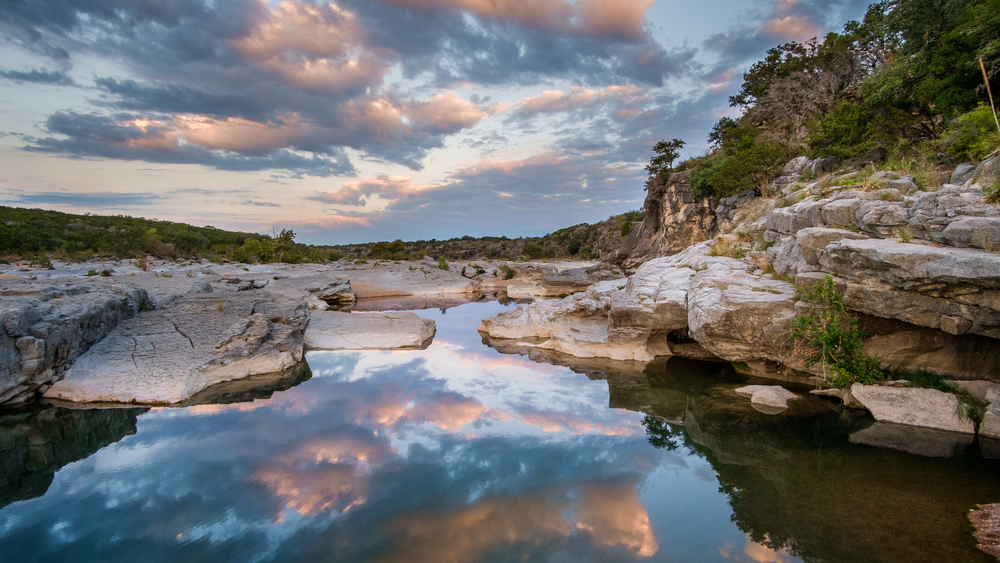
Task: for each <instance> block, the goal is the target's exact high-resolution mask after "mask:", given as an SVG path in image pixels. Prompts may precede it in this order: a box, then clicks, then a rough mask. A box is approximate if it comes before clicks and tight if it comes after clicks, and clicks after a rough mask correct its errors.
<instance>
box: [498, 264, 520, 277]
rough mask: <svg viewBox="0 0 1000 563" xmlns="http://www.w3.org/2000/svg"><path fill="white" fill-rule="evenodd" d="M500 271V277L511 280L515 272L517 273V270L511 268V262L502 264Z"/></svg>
mask: <svg viewBox="0 0 1000 563" xmlns="http://www.w3.org/2000/svg"><path fill="white" fill-rule="evenodd" d="M499 271H500V279H502V280H509V279H511V278H513V277H514V275H515V274H517V270H515V269H514V268H511V267H510V264H504V265H502V266H500V268H499Z"/></svg>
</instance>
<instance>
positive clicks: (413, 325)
mask: <svg viewBox="0 0 1000 563" xmlns="http://www.w3.org/2000/svg"><path fill="white" fill-rule="evenodd" d="M434 331H435V325H434V321H433V320H431V319H421V318H420V317H418V316H416V315H414V314H413V313H340V312H337V311H317V312H315V313H313V314H312V318H311V320H310V322H309V330H307V331H306V338H305V342H306V347H307V348H309V349H311V350H393V349H401V348H405V349H423V348H426V347H427V346H429V345H430V343H431V340H432V339H433V338H434Z"/></svg>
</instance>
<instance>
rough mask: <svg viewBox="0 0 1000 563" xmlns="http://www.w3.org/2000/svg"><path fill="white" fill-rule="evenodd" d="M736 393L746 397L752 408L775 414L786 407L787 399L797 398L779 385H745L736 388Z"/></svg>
mask: <svg viewBox="0 0 1000 563" xmlns="http://www.w3.org/2000/svg"><path fill="white" fill-rule="evenodd" d="M736 394H737V395H740V396H741V397H748V398H749V399H750V402H751V404H753V406H754V408H757V407H763V409H758V410H760V411H761V412H763V413H765V414H777V412H781V411H783V410H785V409H787V408H788V401H790V400H792V399H795V398H798V395H796V394H795V393H792V392H791V391H789V390H788V389H785V388H784V387H781V386H779V385H747V386H745V387H740V388H739V389H736Z"/></svg>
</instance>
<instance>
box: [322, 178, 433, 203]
mask: <svg viewBox="0 0 1000 563" xmlns="http://www.w3.org/2000/svg"><path fill="white" fill-rule="evenodd" d="M442 187H444V186H443V185H422V184H414V183H413V178H410V177H409V176H376V177H374V178H365V179H363V180H358V181H356V182H344V184H343V186H342V187H341V188H340V189H339V190H330V191H328V192H323V193H322V194H320V195H319V196H317V198H316V199H319V200H320V201H324V202H326V203H334V204H338V205H361V204H362V200H363V199H367V198H370V197H371V196H372V195H374V194H378V195H379V196H380V197H382V198H383V199H399V198H403V197H409V196H411V195H415V194H418V193H420V192H425V191H428V190H435V189H438V188H442Z"/></svg>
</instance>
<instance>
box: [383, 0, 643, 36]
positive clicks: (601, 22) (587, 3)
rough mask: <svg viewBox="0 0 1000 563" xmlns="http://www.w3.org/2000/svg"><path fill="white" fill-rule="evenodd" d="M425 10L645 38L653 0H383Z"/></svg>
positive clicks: (559, 29)
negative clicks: (647, 13) (573, 0)
mask: <svg viewBox="0 0 1000 563" xmlns="http://www.w3.org/2000/svg"><path fill="white" fill-rule="evenodd" d="M382 1H383V2H385V3H387V4H392V5H394V6H399V7H405V8H416V9H422V10H433V9H447V8H451V9H457V10H462V11H466V12H471V13H474V14H476V15H477V16H479V17H481V18H484V19H491V20H495V21H499V22H510V21H514V22H518V23H520V24H523V25H525V26H528V27H533V28H538V29H545V30H549V31H555V32H559V33H567V34H578V35H587V36H590V37H597V38H601V39H606V38H609V37H618V38H625V39H633V40H635V39H641V38H642V37H643V36H644V31H643V29H642V24H643V22H644V21H645V18H646V11H647V10H649V8H650V7H652V5H653V0H577V1H576V2H575V3H570V2H568V1H566V0H535V1H532V2H525V1H524V0H382Z"/></svg>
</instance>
